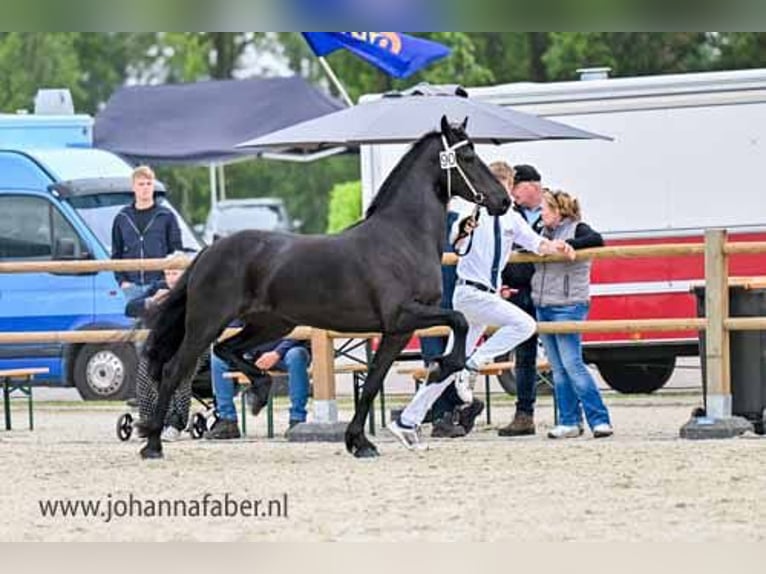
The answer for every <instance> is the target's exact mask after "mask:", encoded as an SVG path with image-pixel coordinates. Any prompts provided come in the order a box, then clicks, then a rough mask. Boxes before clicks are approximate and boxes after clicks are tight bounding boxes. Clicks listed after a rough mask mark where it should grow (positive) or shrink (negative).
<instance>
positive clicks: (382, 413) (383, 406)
mask: <svg viewBox="0 0 766 574" xmlns="http://www.w3.org/2000/svg"><path fill="white" fill-rule="evenodd" d="M380 426H381V427H385V426H386V392H385V385H383V383H381V384H380Z"/></svg>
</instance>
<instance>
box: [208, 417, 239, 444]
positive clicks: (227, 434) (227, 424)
mask: <svg viewBox="0 0 766 574" xmlns="http://www.w3.org/2000/svg"><path fill="white" fill-rule="evenodd" d="M241 436H242V435H241V434H240V432H239V425H238V424H237V421H230V420H226V419H218V420H217V421H216V422H215V424H214V425H213V428H211V429H210V430H209V431H207V432H206V433H205V438H206V439H210V440H229V439H233V438H240V437H241Z"/></svg>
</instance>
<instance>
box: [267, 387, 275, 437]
mask: <svg viewBox="0 0 766 574" xmlns="http://www.w3.org/2000/svg"><path fill="white" fill-rule="evenodd" d="M266 436H267V437H268V438H274V395H272V394H271V393H269V400H268V402H267V403H266Z"/></svg>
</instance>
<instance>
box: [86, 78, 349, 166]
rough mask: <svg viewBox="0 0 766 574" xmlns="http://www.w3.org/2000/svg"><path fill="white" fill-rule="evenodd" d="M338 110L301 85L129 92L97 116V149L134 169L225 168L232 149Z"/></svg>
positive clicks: (226, 84)
mask: <svg viewBox="0 0 766 574" xmlns="http://www.w3.org/2000/svg"><path fill="white" fill-rule="evenodd" d="M341 108H343V104H342V103H340V102H338V101H336V100H334V99H333V98H330V97H329V96H327V95H326V94H325V93H324V92H322V91H321V90H319V89H317V88H316V87H314V86H312V85H311V84H309V83H308V82H306V81H305V80H304V79H302V78H299V77H297V76H296V77H289V78H250V79H246V80H210V81H206V82H196V83H190V84H167V85H159V86H130V87H125V88H122V89H120V90H118V91H117V92H116V93H115V94H114V95H113V96H112V97H111V98H110V99H109V101H108V102H107V104H106V107H105V108H104V109H103V110H102V111H101V112H100V113H99V114H98V115H97V116H96V125H95V128H94V139H95V143H96V145H97V146H98V147H100V148H103V149H107V150H110V151H113V152H115V153H118V154H120V155H122V156H124V157H127V158H130V159H131V160H132V161H134V162H149V163H152V164H159V163H185V164H194V163H197V164H209V163H226V162H229V161H233V160H237V159H241V158H244V157H247V156H250V155H253V154H254V150H244V149H237V148H235V145H236V144H238V143H239V142H241V141H242V140H244V139H247V138H253V137H257V136H261V135H264V134H267V133H269V132H272V131H274V130H279V129H282V128H285V127H287V126H291V125H293V124H296V123H298V122H303V121H305V120H308V119H311V118H315V117H318V116H321V115H323V114H327V113H330V112H334V111H336V110H339V109H341Z"/></svg>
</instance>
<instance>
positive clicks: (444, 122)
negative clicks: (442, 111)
mask: <svg viewBox="0 0 766 574" xmlns="http://www.w3.org/2000/svg"><path fill="white" fill-rule="evenodd" d="M441 128H442V133H443V134H444V135H445V136H446V135H448V134H449V133H450V132H451V131H452V128H450V125H449V122H448V121H447V116H446V115H444V116H442V121H441Z"/></svg>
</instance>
